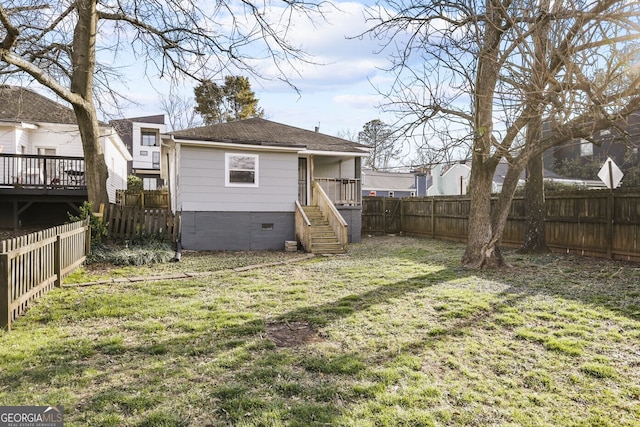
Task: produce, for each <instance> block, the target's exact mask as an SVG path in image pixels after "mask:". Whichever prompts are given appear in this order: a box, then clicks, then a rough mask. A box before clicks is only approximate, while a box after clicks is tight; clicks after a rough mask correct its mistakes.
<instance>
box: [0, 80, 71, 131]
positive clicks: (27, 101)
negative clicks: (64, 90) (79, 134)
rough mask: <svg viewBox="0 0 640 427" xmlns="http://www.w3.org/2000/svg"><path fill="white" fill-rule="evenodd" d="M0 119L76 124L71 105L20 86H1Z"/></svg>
mask: <svg viewBox="0 0 640 427" xmlns="http://www.w3.org/2000/svg"><path fill="white" fill-rule="evenodd" d="M0 120H3V121H11V122H32V123H34V122H35V123H38V122H39V123H58V124H76V123H77V122H76V115H75V113H74V112H73V110H72V109H71V108H69V107H66V106H64V105H61V104H59V103H57V102H55V101H53V100H51V99H49V98H47V97H46V96H43V95H40V94H39V93H37V92H34V91H32V90H31V89H27V88H24V87H20V86H0Z"/></svg>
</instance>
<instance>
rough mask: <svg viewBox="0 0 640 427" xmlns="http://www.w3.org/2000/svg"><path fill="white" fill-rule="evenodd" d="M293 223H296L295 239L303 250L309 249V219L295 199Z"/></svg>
mask: <svg viewBox="0 0 640 427" xmlns="http://www.w3.org/2000/svg"><path fill="white" fill-rule="evenodd" d="M295 223H296V239H297V240H298V241H299V242H300V244H302V247H303V248H304V250H305V251H309V250H311V221H309V218H308V217H307V214H306V213H304V210H303V209H302V206H301V205H300V202H298V201H297V200H296V209H295Z"/></svg>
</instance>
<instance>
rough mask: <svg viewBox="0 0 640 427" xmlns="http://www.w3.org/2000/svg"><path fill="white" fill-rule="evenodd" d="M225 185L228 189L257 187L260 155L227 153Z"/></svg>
mask: <svg viewBox="0 0 640 427" xmlns="http://www.w3.org/2000/svg"><path fill="white" fill-rule="evenodd" d="M225 185H226V186H228V187H257V186H258V155H257V154H236V153H226V154H225Z"/></svg>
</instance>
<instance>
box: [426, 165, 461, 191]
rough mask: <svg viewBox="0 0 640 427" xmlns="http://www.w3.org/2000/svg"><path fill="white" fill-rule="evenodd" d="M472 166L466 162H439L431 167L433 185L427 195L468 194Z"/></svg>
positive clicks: (428, 189)
mask: <svg viewBox="0 0 640 427" xmlns="http://www.w3.org/2000/svg"><path fill="white" fill-rule="evenodd" d="M470 176H471V168H470V167H469V166H468V165H467V164H466V163H462V162H459V163H449V164H437V165H434V166H433V167H432V168H431V186H430V187H428V188H427V196H462V195H465V194H467V187H468V186H469V177H470Z"/></svg>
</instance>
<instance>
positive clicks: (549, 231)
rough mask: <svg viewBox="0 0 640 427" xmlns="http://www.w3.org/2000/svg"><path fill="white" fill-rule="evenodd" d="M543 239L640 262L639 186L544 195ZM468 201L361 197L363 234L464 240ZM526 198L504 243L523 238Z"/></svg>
mask: <svg viewBox="0 0 640 427" xmlns="http://www.w3.org/2000/svg"><path fill="white" fill-rule="evenodd" d="M545 201H546V219H545V228H546V240H547V245H548V246H549V247H550V248H551V249H552V250H553V251H556V252H565V253H575V254H580V255H585V256H596V257H605V258H610V259H618V260H625V261H633V262H640V191H638V190H637V189H636V190H615V191H613V192H611V191H609V190H590V191H576V192H558V193H551V194H547V195H546V197H545ZM469 209H470V200H469V199H468V198H467V197H464V196H439V197H408V198H402V199H393V198H383V197H364V198H363V203H362V233H363V234H366V233H369V234H385V233H405V234H407V235H416V236H426V237H431V238H435V239H443V240H453V241H459V242H466V240H467V235H468V233H469ZM525 218H526V211H525V205H524V199H523V198H522V197H516V198H515V199H514V200H513V203H512V204H511V210H510V214H509V218H508V220H507V224H506V226H505V230H504V234H503V239H502V244H503V245H504V246H505V247H519V246H521V245H522V243H523V241H524V225H525Z"/></svg>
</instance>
